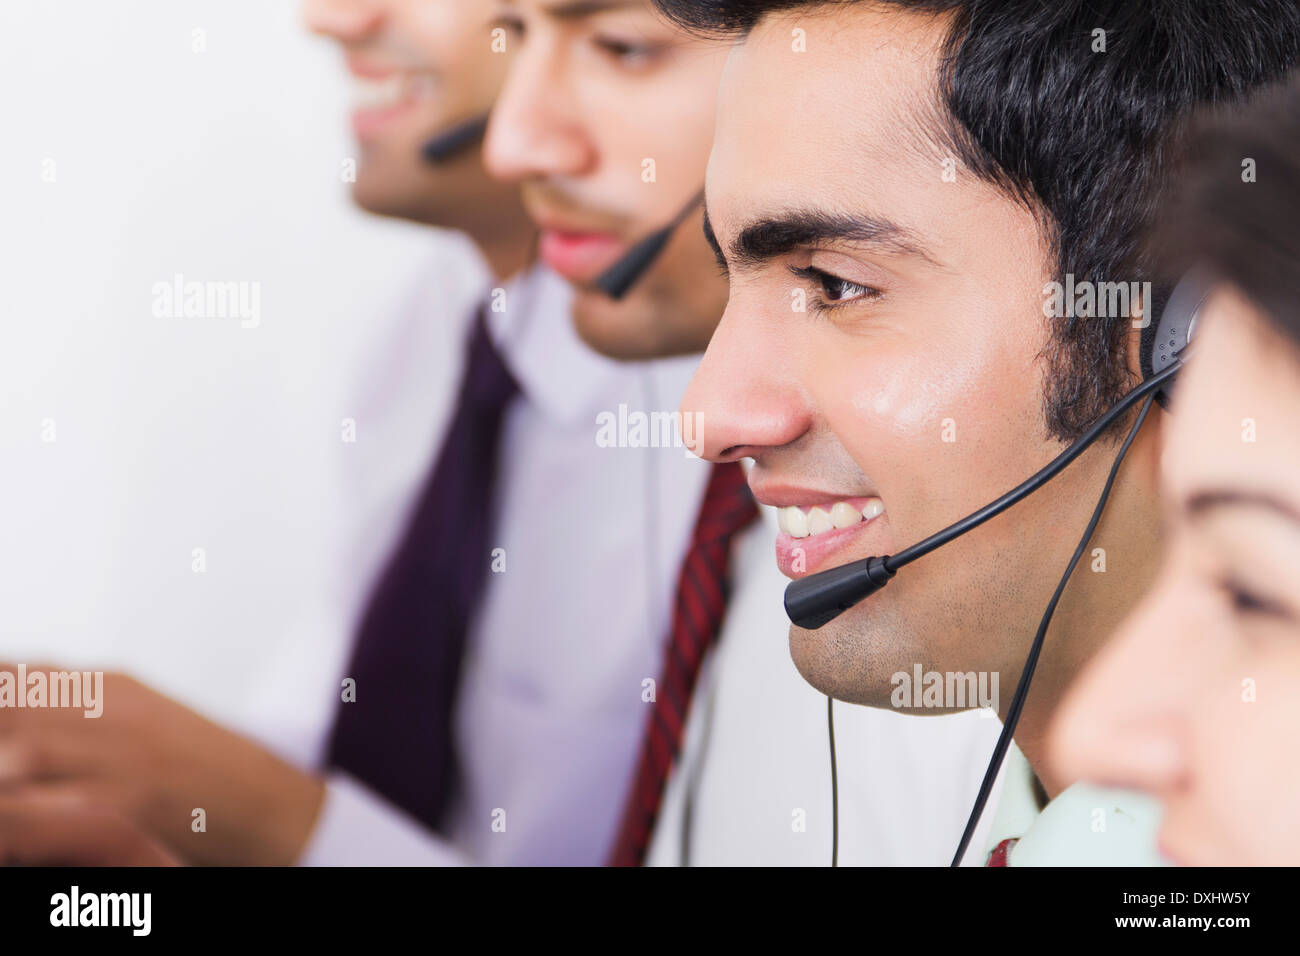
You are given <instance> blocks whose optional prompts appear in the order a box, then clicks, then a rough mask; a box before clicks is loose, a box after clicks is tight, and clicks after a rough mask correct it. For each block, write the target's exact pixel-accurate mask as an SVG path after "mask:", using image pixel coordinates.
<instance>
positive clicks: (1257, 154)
mask: <svg viewBox="0 0 1300 956" xmlns="http://www.w3.org/2000/svg"><path fill="white" fill-rule="evenodd" d="M1181 150H1182V152H1183V155H1184V156H1185V157H1186V158H1185V159H1184V161H1183V163H1182V175H1181V176H1180V178H1179V182H1178V185H1177V187H1176V188H1175V190H1174V191H1173V194H1172V196H1171V205H1170V208H1169V210H1168V215H1166V216H1164V217H1162V221H1161V225H1160V226H1159V228H1158V231H1157V233H1156V245H1157V254H1158V255H1159V257H1160V258H1161V259H1162V260H1163V261H1164V263H1165V270H1164V271H1165V272H1166V273H1167V278H1170V279H1172V278H1175V277H1177V276H1178V275H1180V274H1181V273H1182V272H1183V271H1185V270H1187V269H1189V268H1193V267H1199V268H1202V269H1204V270H1205V271H1206V272H1207V273H1208V275H1209V277H1210V278H1211V279H1212V280H1214V281H1224V282H1229V283H1231V284H1232V285H1234V286H1235V287H1236V288H1237V289H1239V290H1240V291H1241V293H1242V294H1244V295H1245V296H1246V297H1247V298H1248V299H1250V300H1251V301H1252V302H1253V303H1254V304H1255V305H1256V307H1258V308H1259V310H1260V311H1261V312H1263V313H1264V314H1265V316H1266V317H1267V318H1268V320H1269V321H1270V322H1271V323H1272V324H1273V325H1274V326H1275V327H1276V328H1277V329H1278V331H1280V332H1282V333H1283V334H1284V335H1286V336H1287V337H1288V338H1289V339H1290V340H1291V341H1292V342H1294V343H1295V344H1296V346H1297V347H1298V348H1300V74H1297V75H1296V76H1293V77H1292V78H1291V79H1290V81H1288V82H1285V83H1282V84H1278V85H1274V86H1271V87H1269V88H1267V89H1265V90H1263V91H1262V92H1261V93H1259V94H1257V95H1256V96H1255V97H1252V98H1251V100H1250V101H1249V103H1248V104H1247V105H1246V106H1245V107H1244V108H1240V109H1235V110H1231V111H1222V110H1220V111H1216V112H1214V113H1210V114H1206V115H1204V116H1203V117H1202V118H1201V119H1200V120H1199V121H1197V122H1196V123H1194V124H1193V125H1192V127H1191V129H1190V131H1189V132H1188V134H1187V138H1186V140H1185V141H1184V143H1183V144H1182V146H1181Z"/></svg>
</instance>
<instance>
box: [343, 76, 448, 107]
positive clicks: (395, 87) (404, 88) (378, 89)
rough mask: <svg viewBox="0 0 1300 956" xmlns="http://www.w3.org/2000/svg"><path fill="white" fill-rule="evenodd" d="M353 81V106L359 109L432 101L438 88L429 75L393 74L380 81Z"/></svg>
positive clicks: (362, 79) (358, 79)
mask: <svg viewBox="0 0 1300 956" xmlns="http://www.w3.org/2000/svg"><path fill="white" fill-rule="evenodd" d="M353 79H354V81H355V91H354V95H353V105H354V106H356V107H358V108H360V109H382V108H383V107H386V106H395V105H397V104H398V103H402V102H405V101H407V100H428V99H432V98H433V96H434V95H435V93H436V92H437V88H438V83H437V80H436V79H435V77H434V76H433V74H431V73H394V74H393V75H392V76H388V77H385V78H384V79H382V80H371V79H365V78H363V77H354V78H353Z"/></svg>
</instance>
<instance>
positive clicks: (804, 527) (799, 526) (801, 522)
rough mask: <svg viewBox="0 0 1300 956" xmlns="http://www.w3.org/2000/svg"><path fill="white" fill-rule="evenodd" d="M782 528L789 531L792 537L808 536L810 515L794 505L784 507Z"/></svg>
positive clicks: (782, 510)
mask: <svg viewBox="0 0 1300 956" xmlns="http://www.w3.org/2000/svg"><path fill="white" fill-rule="evenodd" d="M781 530H783V531H786V532H788V533H789V534H790V537H792V538H806V537H808V516H807V515H806V514H804V513H803V511H802V509H800V508H796V507H795V506H794V505H791V506H790V507H789V508H782V509H781Z"/></svg>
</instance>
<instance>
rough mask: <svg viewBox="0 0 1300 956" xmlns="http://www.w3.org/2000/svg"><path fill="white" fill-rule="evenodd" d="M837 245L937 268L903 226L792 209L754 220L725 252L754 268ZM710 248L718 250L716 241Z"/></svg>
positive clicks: (869, 218)
mask: <svg viewBox="0 0 1300 956" xmlns="http://www.w3.org/2000/svg"><path fill="white" fill-rule="evenodd" d="M709 235H710V233H709V232H706V233H705V236H706V237H708V236H709ZM836 241H839V242H853V243H858V244H860V245H866V246H874V247H876V248H877V249H879V250H880V251H881V252H884V253H885V254H887V255H911V256H919V257H921V258H922V259H925V260H927V261H929V262H931V263H934V264H935V265H938V263H937V262H936V261H935V259H934V257H933V256H931V255H930V253H929V252H927V251H926V248H925V246H924V245H923V244H922V242H921V241H920V239H919V237H917V235H916V234H915V233H914V232H913V231H912V230H910V229H908V228H907V227H905V226H900V225H898V224H897V223H895V222H891V221H890V220H888V219H881V218H879V217H877V216H870V215H865V214H847V213H835V212H828V211H825V210H820V209H795V210H791V211H789V212H782V213H779V214H777V215H774V216H766V217H762V218H759V219H755V220H753V221H751V222H750V223H748V224H747V225H745V226H744V227H743V228H742V229H741V230H740V234H739V235H737V236H736V238H735V239H733V240H732V242H731V245H730V247H729V249H728V250H727V251H728V252H730V254H731V260H732V261H733V262H734V263H735V264H736V265H741V266H755V265H760V264H762V263H764V262H767V261H769V260H771V259H774V258H776V257H777V256H781V255H785V254H786V253H787V252H791V251H793V250H795V249H799V248H803V247H806V246H814V245H819V244H821V243H826V242H836ZM713 244H714V247H715V249H719V247H718V246H717V244H716V238H715V239H714V241H713ZM719 255H721V252H720V251H719Z"/></svg>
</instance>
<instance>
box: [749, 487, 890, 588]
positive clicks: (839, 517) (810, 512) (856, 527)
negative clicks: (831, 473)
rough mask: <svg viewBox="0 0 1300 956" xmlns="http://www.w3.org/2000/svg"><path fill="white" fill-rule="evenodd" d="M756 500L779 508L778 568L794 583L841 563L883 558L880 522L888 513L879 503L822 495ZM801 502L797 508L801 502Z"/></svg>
mask: <svg viewBox="0 0 1300 956" xmlns="http://www.w3.org/2000/svg"><path fill="white" fill-rule="evenodd" d="M755 496H756V497H757V498H758V499H759V500H760V501H762V502H763V503H764V504H770V505H772V506H774V507H775V508H776V509H777V524H778V526H779V527H780V529H781V530H780V533H779V534H778V535H777V537H776V563H777V566H778V567H779V568H780V569H781V573H782V574H784V575H785V576H786V577H788V578H801V577H804V576H805V575H809V574H815V573H816V572H818V571H823V570H825V569H826V568H829V567H833V566H834V565H836V564H840V563H844V562H847V561H851V560H855V559H857V558H860V557H866V556H867V555H868V554H874V553H877V551H875V550H872V546H873V539H876V540H875V541H874V544H875V546H876V548H877V549H878V548H879V545H880V544H881V543H883V542H880V541H879V540H878V539H879V537H880V535H879V533H878V530H877V529H878V527H879V525H878V524H877V521H878V519H879V518H880V517H881V515H883V514H884V513H885V505H884V502H883V501H881V500H880V499H879V498H877V497H874V496H871V497H855V498H831V497H829V496H825V495H821V496H820V500H819V497H818V493H816V492H797V493H791V492H787V493H782V494H778V495H775V496H772V495H769V494H767V493H765V492H764V490H763V489H755ZM796 502H797V503H796Z"/></svg>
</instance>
